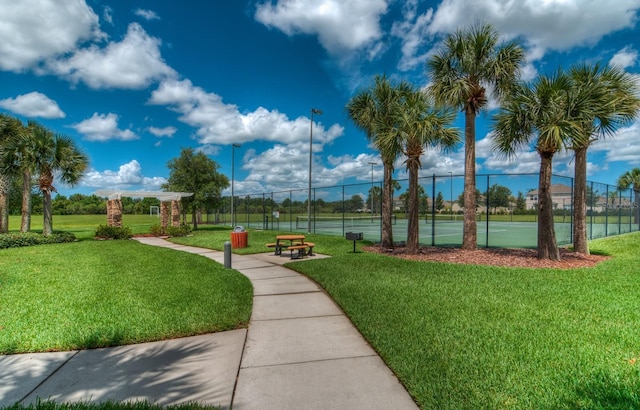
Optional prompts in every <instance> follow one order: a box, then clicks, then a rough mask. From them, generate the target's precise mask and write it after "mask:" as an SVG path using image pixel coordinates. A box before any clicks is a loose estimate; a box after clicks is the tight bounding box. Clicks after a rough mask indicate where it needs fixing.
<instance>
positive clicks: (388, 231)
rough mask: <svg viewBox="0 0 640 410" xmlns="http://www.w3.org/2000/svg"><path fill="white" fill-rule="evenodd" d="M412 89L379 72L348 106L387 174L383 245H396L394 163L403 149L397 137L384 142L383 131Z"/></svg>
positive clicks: (383, 211) (383, 193)
mask: <svg viewBox="0 0 640 410" xmlns="http://www.w3.org/2000/svg"><path fill="white" fill-rule="evenodd" d="M410 89H411V85H409V83H407V82H404V81H403V82H401V83H400V84H398V85H392V84H391V83H390V82H389V80H388V79H387V78H386V76H376V77H375V80H374V84H373V85H372V86H370V87H369V88H367V89H365V90H364V91H362V92H360V93H359V94H357V95H355V96H354V97H353V98H351V100H350V101H349V102H348V103H347V106H346V109H347V112H348V114H349V117H350V118H351V120H352V121H353V122H354V124H355V125H356V126H357V127H358V128H360V129H361V130H363V131H364V132H365V133H366V135H367V138H368V139H369V140H370V141H371V142H372V144H373V146H374V147H376V149H377V150H378V151H379V152H380V156H381V157H382V165H383V167H384V177H383V181H382V212H381V218H382V236H381V241H380V246H381V247H384V248H393V246H394V244H393V228H392V217H393V171H394V166H393V163H394V161H395V160H396V158H397V157H398V154H399V153H400V152H401V148H400V143H399V141H398V139H397V138H387V139H386V141H385V143H384V144H382V139H381V138H380V137H381V136H382V135H384V134H386V135H389V133H390V132H391V130H393V129H394V127H395V124H394V121H395V115H394V112H393V110H395V109H397V102H398V101H399V100H400V98H401V96H402V95H403V94H404V93H406V92H407V91H408V90H410Z"/></svg>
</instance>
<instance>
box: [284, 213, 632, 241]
mask: <svg viewBox="0 0 640 410" xmlns="http://www.w3.org/2000/svg"><path fill="white" fill-rule="evenodd" d="M283 225H284V224H283ZM286 225H289V224H288V223H287V224H286ZM307 227H308V220H307V217H306V216H299V217H296V220H295V223H294V224H293V226H292V228H293V229H292V230H295V231H304V232H306V231H307ZM392 227H393V239H394V241H395V242H402V241H404V240H406V237H407V220H406V219H404V218H397V217H394V218H393V222H392ZM282 228H283V229H286V227H285V226H283V227H282ZM419 229H420V243H421V244H422V245H426V246H460V245H461V244H462V234H463V224H462V216H461V215H454V216H453V217H451V218H450V219H448V218H442V219H436V220H435V221H434V220H431V219H424V218H423V219H422V220H421V221H420V226H419ZM554 229H555V232H556V240H557V241H558V245H560V246H563V245H569V244H571V242H572V229H573V224H572V223H571V221H570V219H569V218H567V219H565V222H558V221H556V222H555V223H554ZM636 230H638V225H637V224H632V223H631V222H630V221H629V222H624V223H623V222H622V221H616V222H615V223H608V224H605V223H593V222H591V223H590V222H589V221H588V222H587V237H588V238H589V239H595V238H601V237H605V236H609V235H617V234H620V233H626V232H631V231H636ZM311 231H312V232H314V233H323V234H327V235H336V236H344V235H345V234H346V233H347V232H362V233H363V237H364V239H366V240H370V241H374V242H377V241H379V240H380V237H381V221H380V216H379V215H377V216H374V217H371V216H357V217H344V218H342V217H316V218H312V220H311ZM537 235H538V223H537V222H536V221H530V222H522V221H513V222H511V221H491V220H489V221H486V220H483V221H478V222H477V238H478V246H480V247H498V248H535V247H536V246H537V241H538V236H537Z"/></svg>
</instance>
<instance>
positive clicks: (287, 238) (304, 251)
mask: <svg viewBox="0 0 640 410" xmlns="http://www.w3.org/2000/svg"><path fill="white" fill-rule="evenodd" d="M314 246H315V244H313V243H311V242H305V241H304V235H277V236H276V241H275V242H274V243H268V244H267V247H269V248H275V252H274V253H275V255H276V256H277V255H281V254H282V249H284V248H286V249H287V250H289V251H291V259H294V257H293V252H294V251H297V257H296V258H295V259H297V258H302V257H304V256H313V247H314Z"/></svg>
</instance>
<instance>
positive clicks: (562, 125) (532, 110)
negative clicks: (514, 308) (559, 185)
mask: <svg viewBox="0 0 640 410" xmlns="http://www.w3.org/2000/svg"><path fill="white" fill-rule="evenodd" d="M570 89H571V81H570V78H569V76H568V75H567V74H566V73H564V72H562V71H559V72H558V73H557V74H556V75H554V76H551V77H547V76H539V77H538V78H537V79H536V80H535V81H534V82H533V83H531V84H519V85H518V86H516V87H514V88H513V90H512V92H511V94H510V95H509V97H508V98H507V100H506V101H505V103H504V104H503V106H502V110H501V112H499V113H498V114H497V115H496V117H495V124H494V125H495V127H494V135H495V138H494V147H493V148H494V150H496V151H498V152H500V153H502V154H504V155H505V156H513V155H515V153H516V152H517V151H518V149H520V148H521V147H523V146H528V145H529V144H530V143H531V141H532V140H534V141H535V147H536V151H537V152H538V155H539V156H540V176H539V181H538V258H539V259H551V260H560V251H559V249H558V244H557V241H556V235H555V229H554V222H553V200H552V196H551V175H552V161H553V156H554V154H555V153H556V152H558V151H560V150H561V149H562V148H563V147H567V146H568V144H569V143H570V139H571V136H572V135H573V134H572V131H573V130H574V128H572V127H573V126H574V124H572V123H571V122H570V120H569V119H568V118H567V106H568V104H569V101H568V98H567V97H568V96H569V90H570Z"/></svg>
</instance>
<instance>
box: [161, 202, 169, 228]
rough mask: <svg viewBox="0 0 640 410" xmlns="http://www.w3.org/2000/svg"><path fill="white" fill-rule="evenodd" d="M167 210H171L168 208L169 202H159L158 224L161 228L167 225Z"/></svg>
mask: <svg viewBox="0 0 640 410" xmlns="http://www.w3.org/2000/svg"><path fill="white" fill-rule="evenodd" d="M169 212H171V210H170V209H169V203H168V202H166V201H162V202H160V220H161V222H160V226H162V227H163V228H166V227H167V226H169Z"/></svg>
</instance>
